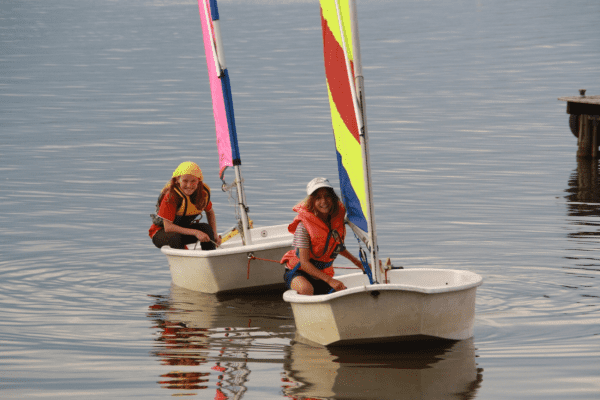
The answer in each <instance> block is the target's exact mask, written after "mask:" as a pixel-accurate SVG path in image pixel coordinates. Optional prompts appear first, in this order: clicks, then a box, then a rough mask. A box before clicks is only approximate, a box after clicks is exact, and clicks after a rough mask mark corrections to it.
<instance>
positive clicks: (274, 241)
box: [160, 224, 293, 258]
mask: <svg viewBox="0 0 600 400" xmlns="http://www.w3.org/2000/svg"><path fill="white" fill-rule="evenodd" d="M287 226H288V224H281V225H271V226H264V227H257V228H253V229H252V230H251V232H252V231H255V232H261V231H263V230H265V229H274V228H275V230H281V229H283V228H286V230H285V233H284V234H283V235H275V236H272V237H267V238H257V239H255V240H256V243H253V244H249V245H247V246H245V245H243V244H242V242H241V240H239V239H238V243H239V244H238V243H236V245H235V246H232V247H226V248H220V249H215V250H202V249H174V248H172V247H170V246H163V247H161V249H160V251H161V252H162V253H163V254H165V255H167V256H178V257H196V258H214V257H219V256H228V255H236V254H244V253H252V252H257V251H263V250H272V249H277V248H280V247H290V248H291V247H292V239H293V235H292V234H291V233H289V232H288V231H287Z"/></svg>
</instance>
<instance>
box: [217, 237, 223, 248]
mask: <svg viewBox="0 0 600 400" xmlns="http://www.w3.org/2000/svg"><path fill="white" fill-rule="evenodd" d="M221 240H222V238H221V235H219V236H217V247H219V246H221Z"/></svg>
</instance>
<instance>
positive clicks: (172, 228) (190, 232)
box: [163, 218, 210, 242]
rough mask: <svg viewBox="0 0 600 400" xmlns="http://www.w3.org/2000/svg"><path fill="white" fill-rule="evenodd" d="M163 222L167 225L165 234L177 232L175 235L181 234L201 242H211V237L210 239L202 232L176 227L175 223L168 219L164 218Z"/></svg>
mask: <svg viewBox="0 0 600 400" xmlns="http://www.w3.org/2000/svg"><path fill="white" fill-rule="evenodd" d="M163 222H164V225H165V232H175V233H181V234H182V235H190V236H195V237H196V238H197V239H198V240H199V241H201V242H208V241H210V237H208V235H207V234H206V233H204V232H202V231H199V230H197V229H191V228H184V227H182V226H179V225H176V224H175V223H173V222H171V221H169V220H168V219H164V218H163Z"/></svg>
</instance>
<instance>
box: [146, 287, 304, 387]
mask: <svg viewBox="0 0 600 400" xmlns="http://www.w3.org/2000/svg"><path fill="white" fill-rule="evenodd" d="M148 316H149V317H150V318H151V319H152V320H153V321H154V322H155V325H154V328H157V329H158V330H159V335H158V337H157V339H156V341H157V342H158V343H157V345H156V347H157V349H156V350H155V351H154V353H153V354H154V355H155V356H156V357H157V358H158V359H159V360H160V361H161V363H162V364H163V365H170V366H173V367H174V368H173V371H170V372H168V373H166V374H162V375H161V379H160V381H159V384H160V385H161V386H162V387H163V388H167V389H176V390H182V391H190V390H193V391H195V392H196V393H198V392H197V391H198V390H208V391H209V392H212V391H213V390H214V391H216V394H214V395H213V394H212V393H211V394H210V395H211V396H215V398H221V399H230V398H231V399H233V398H236V399H241V398H243V394H244V393H245V392H246V390H247V386H246V385H247V382H248V381H249V375H250V373H251V370H250V368H249V363H252V362H261V361H263V362H269V363H274V362H275V363H279V362H281V360H282V359H283V355H284V351H283V349H284V347H285V346H287V345H288V344H289V342H290V340H291V339H292V338H293V335H294V333H293V332H294V325H293V318H292V315H291V310H290V308H289V305H288V304H287V303H285V302H283V301H282V300H281V291H272V292H261V293H260V295H257V294H252V293H250V294H247V295H229V296H228V295H212V294H205V293H199V292H195V291H190V290H187V289H184V288H181V287H178V286H176V285H172V286H171V293H170V296H169V298H166V297H162V296H158V297H156V301H155V304H154V305H152V306H151V310H150V312H149V314H148ZM278 338H280V339H281V340H278ZM277 344H280V345H279V346H278V345H277ZM265 359H266V361H265ZM215 376H216V377H217V382H216V383H215V382H214V377H215ZM211 377H212V378H211ZM182 394H183V393H182ZM207 396H208V395H207Z"/></svg>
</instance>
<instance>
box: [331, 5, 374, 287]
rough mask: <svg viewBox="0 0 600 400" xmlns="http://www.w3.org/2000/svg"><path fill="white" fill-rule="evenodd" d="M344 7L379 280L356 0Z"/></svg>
mask: <svg viewBox="0 0 600 400" xmlns="http://www.w3.org/2000/svg"><path fill="white" fill-rule="evenodd" d="M348 6H349V11H350V31H351V36H352V55H353V58H354V64H353V66H354V77H352V72H351V71H352V69H351V66H350V60H349V57H348V54H346V52H345V51H344V57H345V59H346V60H345V61H346V70H347V71H348V79H349V82H350V89H351V92H352V98H353V102H354V108H355V113H356V120H357V123H358V129H359V137H360V148H361V152H362V160H363V174H364V183H365V192H366V209H367V210H366V211H367V226H368V231H367V235H368V240H369V243H366V244H367V245H368V246H370V248H369V253H370V254H369V256H370V257H369V258H370V260H369V261H370V263H371V272H372V274H373V281H374V282H379V257H378V245H377V232H376V229H375V210H374V207H373V190H372V180H371V161H370V158H369V141H368V139H369V135H368V130H367V114H366V100H365V90H364V78H363V76H362V63H361V58H360V40H359V32H358V16H357V11H356V1H355V0H348ZM335 7H336V11H337V16H338V22H339V24H340V32H344V29H343V24H342V15H341V10H340V5H339V0H335ZM344 36H345V35H344V34H342V35H341V40H342V41H343V42H344V45H343V48H346V43H345V40H346V39H345V37H344Z"/></svg>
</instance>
